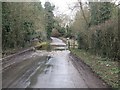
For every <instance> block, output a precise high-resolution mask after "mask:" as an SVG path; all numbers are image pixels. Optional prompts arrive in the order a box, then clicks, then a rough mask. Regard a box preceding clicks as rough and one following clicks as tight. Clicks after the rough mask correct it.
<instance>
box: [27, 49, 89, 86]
mask: <svg viewBox="0 0 120 90" xmlns="http://www.w3.org/2000/svg"><path fill="white" fill-rule="evenodd" d="M69 53H70V51H68V50H65V51H52V52H50V53H49V55H50V56H51V58H50V59H49V61H48V62H47V63H46V67H45V68H44V70H43V72H39V70H38V72H37V73H36V75H35V76H37V77H34V79H31V84H30V86H29V87H30V88H87V86H86V84H85V82H84V80H83V79H82V78H80V77H79V73H78V71H77V70H76V69H75V68H74V66H73V65H72V63H71V61H70V58H69Z"/></svg>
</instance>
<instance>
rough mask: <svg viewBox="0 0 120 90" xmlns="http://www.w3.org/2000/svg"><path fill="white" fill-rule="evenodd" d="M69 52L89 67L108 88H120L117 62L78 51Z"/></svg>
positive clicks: (119, 71) (119, 70)
mask: <svg viewBox="0 0 120 90" xmlns="http://www.w3.org/2000/svg"><path fill="white" fill-rule="evenodd" d="M71 52H72V53H73V54H75V55H76V56H78V57H79V58H81V60H83V61H84V63H86V64H87V65H89V66H90V67H91V68H92V70H93V71H94V72H96V73H97V74H98V75H99V76H100V77H101V78H102V79H103V80H104V81H105V82H106V83H108V84H109V85H110V86H112V87H113V88H120V86H119V73H120V69H119V67H118V62H117V61H112V60H110V59H108V58H101V57H98V56H95V55H92V54H90V53H89V52H86V51H84V50H79V49H71Z"/></svg>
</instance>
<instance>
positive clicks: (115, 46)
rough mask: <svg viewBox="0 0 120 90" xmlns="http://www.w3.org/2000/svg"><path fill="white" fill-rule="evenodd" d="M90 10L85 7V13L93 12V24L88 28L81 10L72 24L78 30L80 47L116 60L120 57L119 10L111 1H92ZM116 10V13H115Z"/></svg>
mask: <svg viewBox="0 0 120 90" xmlns="http://www.w3.org/2000/svg"><path fill="white" fill-rule="evenodd" d="M89 9H90V10H89V11H88V10H86V9H85V8H84V12H85V13H91V15H90V16H89V15H87V16H88V20H89V18H90V23H91V26H90V27H89V28H88V30H86V27H85V26H86V23H85V21H84V19H83V18H82V16H81V14H79V12H78V13H77V15H76V17H75V21H74V22H73V24H72V29H73V31H76V30H77V32H78V34H77V37H78V38H77V41H78V48H79V49H84V50H87V51H89V52H91V53H92V54H95V55H99V56H102V57H108V58H111V59H114V60H119V59H120V37H119V36H120V32H119V31H120V30H118V25H119V21H118V19H119V18H118V16H119V14H118V11H117V10H119V8H117V7H115V5H113V4H112V3H110V2H90V7H89ZM113 12H114V14H113Z"/></svg>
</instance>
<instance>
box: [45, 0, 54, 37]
mask: <svg viewBox="0 0 120 90" xmlns="http://www.w3.org/2000/svg"><path fill="white" fill-rule="evenodd" d="M44 6H45V23H46V25H45V27H46V31H47V39H50V36H51V33H52V29H53V28H54V18H53V17H54V14H53V10H54V6H52V5H51V3H50V2H45V5H44Z"/></svg>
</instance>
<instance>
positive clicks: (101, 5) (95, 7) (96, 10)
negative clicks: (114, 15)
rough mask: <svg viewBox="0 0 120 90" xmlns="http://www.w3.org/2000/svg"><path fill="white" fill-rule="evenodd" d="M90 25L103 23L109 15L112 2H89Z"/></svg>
mask: <svg viewBox="0 0 120 90" xmlns="http://www.w3.org/2000/svg"><path fill="white" fill-rule="evenodd" d="M89 6H90V11H91V21H90V24H91V25H98V24H99V23H103V22H105V21H106V20H108V19H110V17H111V10H112V4H111V3H110V2H90V3H89Z"/></svg>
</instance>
